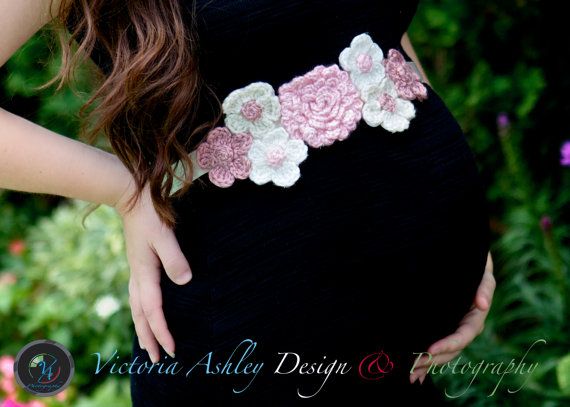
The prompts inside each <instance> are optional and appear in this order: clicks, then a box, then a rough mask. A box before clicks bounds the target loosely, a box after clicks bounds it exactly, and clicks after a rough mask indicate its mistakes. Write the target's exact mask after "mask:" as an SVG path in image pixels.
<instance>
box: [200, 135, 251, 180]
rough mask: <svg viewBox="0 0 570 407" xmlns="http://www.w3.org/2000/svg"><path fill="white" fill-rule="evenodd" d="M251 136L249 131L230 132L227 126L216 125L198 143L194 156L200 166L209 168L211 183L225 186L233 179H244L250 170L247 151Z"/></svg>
mask: <svg viewBox="0 0 570 407" xmlns="http://www.w3.org/2000/svg"><path fill="white" fill-rule="evenodd" d="M252 141H253V137H252V135H251V134H249V133H236V134H234V133H232V132H231V131H230V130H229V129H228V128H227V127H216V128H214V129H212V130H210V132H209V133H208V136H207V137H206V141H204V142H202V143H200V145H199V146H198V149H197V151H196V158H197V161H198V165H200V167H202V168H204V169H206V170H209V172H208V177H209V178H210V181H212V183H213V184H215V185H217V186H219V187H222V188H225V187H229V186H230V185H232V184H233V183H234V181H235V179H236V178H237V179H246V178H247V177H248V176H249V173H250V171H251V162H250V161H249V158H247V152H248V150H249V147H250V146H251V143H252Z"/></svg>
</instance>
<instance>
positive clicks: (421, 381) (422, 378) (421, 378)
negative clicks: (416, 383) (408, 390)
mask: <svg viewBox="0 0 570 407" xmlns="http://www.w3.org/2000/svg"><path fill="white" fill-rule="evenodd" d="M425 378H426V377H425V376H422V377H420V384H424V379H425Z"/></svg>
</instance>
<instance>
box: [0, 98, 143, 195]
mask: <svg viewBox="0 0 570 407" xmlns="http://www.w3.org/2000/svg"><path fill="white" fill-rule="evenodd" d="M131 182H132V176H131V174H130V173H129V171H128V169H127V168H126V167H125V166H124V165H123V163H122V162H121V161H120V160H119V159H118V158H117V157H116V156H115V155H113V154H110V153H108V152H106V151H103V150H101V149H98V148H96V147H93V146H90V145H88V144H86V143H82V142H80V141H76V140H73V139H71V138H69V137H65V136H62V135H59V134H57V133H55V132H53V131H51V130H48V129H46V128H44V127H42V126H39V125H37V124H35V123H33V122H31V121H29V120H27V119H24V118H23V117H20V116H18V115H15V114H13V113H11V112H8V111H7V110H4V109H2V108H0V188H5V189H12V190H17V191H24V192H32V193H43V194H51V195H60V196H65V197H68V198H76V199H80V200H84V201H89V202H94V203H100V204H106V205H110V206H114V205H115V203H116V202H117V200H118V199H119V198H120V197H121V196H122V195H123V194H124V193H125V192H126V191H127V188H129V187H131V186H132V185H131Z"/></svg>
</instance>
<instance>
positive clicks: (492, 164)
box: [0, 0, 570, 407]
mask: <svg viewBox="0 0 570 407" xmlns="http://www.w3.org/2000/svg"><path fill="white" fill-rule="evenodd" d="M565 24H567V22H566V21H565V20H564V14H563V13H561V12H560V10H557V9H556V8H553V7H547V6H546V5H545V3H544V2H541V1H538V0H496V1H484V0H470V1H468V2H459V1H455V0H422V1H421V2H420V7H419V9H418V12H417V14H416V17H415V19H414V21H413V22H412V25H411V27H410V30H409V34H410V38H411V40H412V43H413V44H414V47H415V49H416V52H417V53H418V55H419V57H420V60H421V62H422V65H423V66H424V68H425V70H426V72H427V74H428V77H429V79H430V82H431V83H432V85H433V87H434V88H435V90H436V91H437V92H438V93H439V94H440V95H441V96H442V98H443V99H444V100H445V101H446V103H447V104H448V106H449V108H450V110H451V111H452V112H453V113H454V115H455V117H456V118H457V119H458V120H459V122H460V123H461V125H462V128H463V130H464V132H465V134H466V135H467V139H468V141H469V143H470V145H471V147H472V149H473V151H474V153H475V155H476V158H477V161H478V165H479V168H480V171H481V173H482V176H483V178H484V181H485V185H486V189H487V198H488V201H489V206H490V209H491V216H492V219H491V228H492V232H493V246H492V254H493V258H494V263H495V277H496V279H497V289H496V291H495V296H494V301H493V304H492V308H491V312H490V314H489V317H488V319H487V321H486V326H485V330H484V332H483V333H482V334H481V335H480V336H479V337H478V338H477V339H476V340H475V342H473V343H472V344H471V346H469V348H468V349H466V350H465V351H464V352H463V353H462V355H461V358H462V361H461V364H463V363H466V362H467V361H470V360H471V361H473V363H477V362H479V361H481V360H485V361H488V362H494V363H499V362H501V361H503V362H504V363H505V364H508V363H509V362H510V361H511V360H513V359H514V360H515V361H517V362H518V361H520V360H521V358H523V356H524V355H525V352H527V350H528V349H529V348H530V347H531V345H532V344H533V343H534V342H535V341H537V340H539V339H543V340H545V343H539V344H536V345H535V346H534V347H533V348H532V350H531V351H530V352H529V353H528V355H527V356H526V363H527V369H528V364H530V363H538V365H537V367H536V369H535V370H534V371H533V373H532V374H531V375H529V374H526V375H521V374H509V375H505V376H504V377H502V378H501V377H499V376H498V375H497V374H479V375H477V377H476V378H475V379H474V380H471V379H472V376H469V375H453V374H444V375H437V376H434V380H436V383H437V384H438V386H440V387H441V388H442V389H445V390H446V391H447V393H448V394H450V395H458V394H461V396H460V397H456V398H453V399H450V400H452V401H453V402H454V403H456V404H457V405H466V406H532V407H534V406H544V407H547V406H548V407H550V406H564V405H570V322H569V321H570V319H569V315H570V295H569V292H570V276H569V265H570V244H569V243H570V210H569V209H570V120H569V118H570V102H569V100H568V96H567V95H568V94H569V93H570V75H569V74H568V73H569V72H570V45H569V42H568V41H567V35H563V34H560V33H561V32H563V30H564V29H565ZM55 44H56V43H55V41H54V39H53V36H52V34H51V33H50V31H49V30H42V31H41V32H39V33H38V34H37V35H35V36H34V37H33V38H32V39H31V40H30V41H29V42H28V43H27V44H26V45H25V46H24V47H23V48H22V49H20V50H19V51H18V52H17V53H16V54H15V55H14V56H13V58H12V59H11V60H10V61H9V62H8V63H7V64H6V65H5V66H4V67H2V69H1V71H0V81H1V82H0V85H1V86H0V106H2V107H4V108H5V109H7V110H9V111H11V112H14V113H16V114H19V115H21V116H24V117H26V118H28V119H29V120H32V121H34V122H36V123H38V124H41V125H43V126H45V127H47V128H49V129H52V130H54V131H56V132H58V133H60V134H63V135H66V136H69V137H76V134H77V133H78V129H79V122H78V120H77V111H78V109H79V107H80V106H81V104H82V103H83V102H84V101H85V100H87V97H88V95H89V92H90V83H89V80H88V78H89V77H90V74H89V69H90V68H89V66H86V67H85V69H82V70H80V71H79V72H78V76H77V78H78V83H77V85H78V91H79V93H76V94H75V93H73V92H72V91H71V90H70V89H65V90H63V91H61V92H59V93H55V92H54V91H53V89H48V90H44V91H41V92H38V91H35V90H34V87H35V86H38V85H40V84H42V83H44V82H46V81H47V80H48V79H50V78H51V77H52V76H53V75H54V74H55V73H56V71H57V69H58V67H59V54H58V50H57V47H56V46H55ZM52 52H53V55H52ZM101 147H102V148H106V146H105V145H104V144H103V143H102V144H101ZM86 206H87V203H85V202H80V201H72V200H67V199H62V198H59V197H55V196H47V195H32V194H26V193H18V192H13V191H6V190H0V406H12V407H15V406H28V407H41V406H53V407H56V406H78V407H91V406H113V407H120V406H129V405H130V398H129V393H128V392H129V383H128V375H125V376H122V377H121V376H120V375H108V374H107V375H102V376H97V375H94V374H93V369H94V363H95V362H94V356H93V355H92V353H94V352H101V353H102V354H103V355H110V354H111V353H112V352H113V351H114V350H115V349H117V351H118V354H119V355H121V357H122V359H125V358H128V357H129V354H130V347H131V339H130V332H131V330H132V325H131V324H132V320H131V316H130V311H129V306H128V290H127V282H128V273H129V271H128V265H127V261H126V257H125V250H124V241H123V235H122V229H121V222H120V219H119V218H118V217H117V215H116V214H115V213H114V211H113V210H112V209H111V208H109V207H105V206H101V207H99V208H98V209H96V210H95V211H94V212H93V213H92V214H91V215H89V217H88V218H87V219H86V221H85V226H86V228H83V227H82V225H81V219H82V216H83V214H84V208H85V207H86ZM458 272H461V270H458ZM39 338H49V339H52V340H55V341H58V342H60V343H62V344H64V345H65V346H66V347H67V348H68V349H69V350H70V351H71V354H72V355H73V356H74V358H75V366H76V373H75V377H74V379H73V382H72V385H71V386H70V387H68V389H67V390H66V391H65V393H63V394H60V395H58V396H53V397H48V398H34V397H31V396H30V395H29V394H27V393H25V392H24V391H22V389H21V388H20V387H19V386H18V385H17V384H16V383H15V381H14V378H13V373H12V363H13V357H14V356H15V355H16V354H17V352H18V351H19V349H20V348H21V347H23V346H24V345H25V344H26V343H28V342H31V341H33V340H36V339H39ZM125 361H126V359H125ZM499 381H500V383H499V384H498V382H499ZM509 389H510V391H509ZM494 390H495V391H494Z"/></svg>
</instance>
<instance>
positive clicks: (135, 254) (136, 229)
mask: <svg viewBox="0 0 570 407" xmlns="http://www.w3.org/2000/svg"><path fill="white" fill-rule="evenodd" d="M131 185H133V183H132V182H131ZM131 194H132V190H129V191H127V193H125V194H124V195H123V196H122V197H121V198H120V199H119V200H118V202H117V203H116V205H115V206H114V207H115V209H116V210H117V212H118V213H119V215H120V216H121V218H122V220H123V230H124V235H125V242H126V247H127V259H128V262H129V266H130V269H131V274H130V279H129V304H130V306H131V314H132V317H133V322H134V324H135V330H136V333H137V336H138V339H139V345H140V347H141V348H143V349H146V350H147V352H148V354H149V356H150V359H151V361H152V362H153V363H156V362H158V360H159V359H160V352H159V348H158V344H160V345H161V346H162V347H163V349H164V350H165V351H166V353H168V354H169V355H170V356H171V357H174V339H173V338H172V335H171V334H170V332H169V330H168V327H167V325H166V320H165V318H164V313H163V311H162V292H161V290H160V267H161V264H162V266H163V267H164V270H165V271H166V274H167V275H168V276H169V277H170V279H172V281H174V282H175V283H177V284H186V283H187V282H189V281H190V279H191V278H192V272H191V270H190V266H189V264H188V261H187V260H186V258H185V256H184V255H183V254H182V251H181V250H180V246H179V245H178V241H177V240H176V236H175V235H174V232H173V231H172V229H170V228H168V227H167V226H166V225H165V224H164V223H163V222H162V221H161V220H160V218H159V216H158V214H157V213H156V211H155V208H154V205H153V204H152V200H151V197H150V191H149V189H148V184H147V185H146V186H145V189H144V190H143V193H142V195H141V197H140V199H139V200H138V202H137V203H136V204H135V206H134V207H133V209H132V210H131V211H128V212H127V210H126V202H127V199H128V198H129V197H130V196H131Z"/></svg>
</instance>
